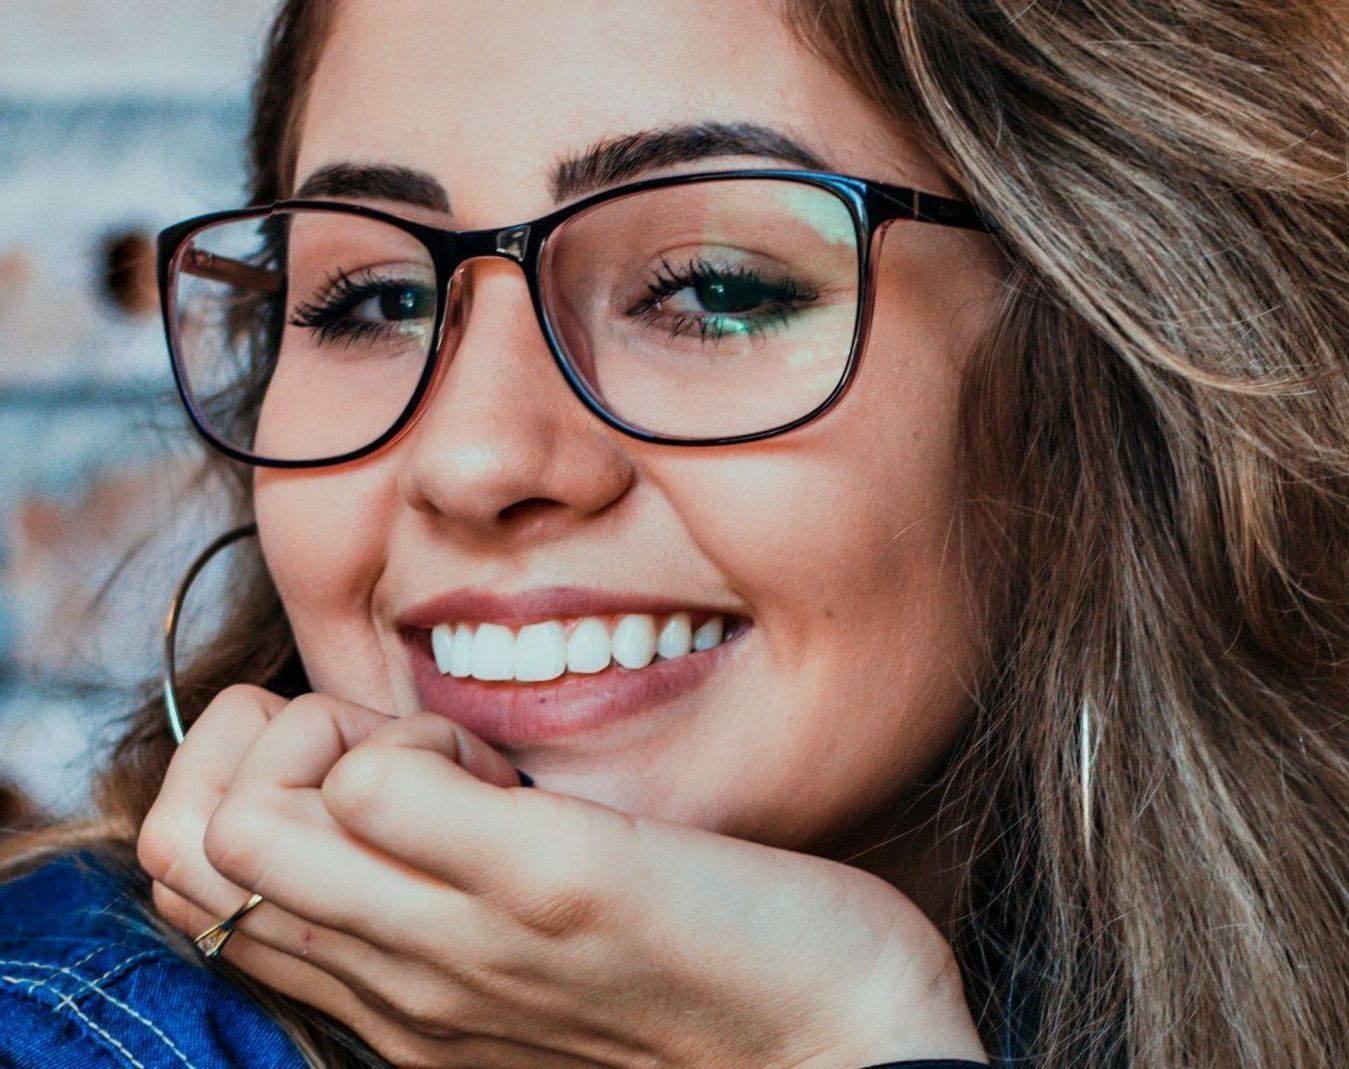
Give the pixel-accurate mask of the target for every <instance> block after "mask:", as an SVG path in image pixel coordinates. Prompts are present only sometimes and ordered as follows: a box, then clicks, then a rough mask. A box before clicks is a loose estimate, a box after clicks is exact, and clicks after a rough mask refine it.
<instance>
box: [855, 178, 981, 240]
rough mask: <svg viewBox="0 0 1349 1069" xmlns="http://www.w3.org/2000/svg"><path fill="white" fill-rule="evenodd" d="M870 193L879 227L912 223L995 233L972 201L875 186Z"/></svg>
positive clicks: (898, 187) (901, 188)
mask: <svg viewBox="0 0 1349 1069" xmlns="http://www.w3.org/2000/svg"><path fill="white" fill-rule="evenodd" d="M867 192H868V193H869V194H870V197H869V199H870V201H871V204H870V205H869V208H870V209H871V215H872V218H873V219H874V220H875V221H876V222H877V223H882V222H886V221H888V220H890V219H912V220H914V221H915V222H918V223H935V224H937V225H938V226H955V227H960V228H962V229H964V230H988V231H991V230H993V229H994V227H993V224H992V221H991V220H989V219H988V218H987V217H986V216H985V215H984V214H983V213H982V212H980V211H979V209H978V208H976V207H975V206H974V205H973V204H971V203H969V201H964V200H954V199H952V198H951V197H943V196H939V195H938V194H936V193H923V192H921V191H919V190H917V189H908V188H905V187H903V186H887V185H882V184H880V183H873V184H871V185H870V186H869V187H868V190H867Z"/></svg>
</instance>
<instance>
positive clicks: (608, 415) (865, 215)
mask: <svg viewBox="0 0 1349 1069" xmlns="http://www.w3.org/2000/svg"><path fill="white" fill-rule="evenodd" d="M764 179H773V180H781V181H788V182H799V183H802V184H804V185H810V186H815V187H817V188H821V189H825V190H828V191H829V192H831V193H833V194H834V195H835V196H836V197H838V198H839V199H840V200H842V201H843V202H844V204H846V205H847V208H848V212H849V215H850V217H851V219H852V222H853V228H854V234H855V237H856V241H857V271H858V292H859V293H860V294H861V298H860V299H859V301H858V311H857V318H856V322H855V324H854V327H853V338H852V346H851V350H850V352H849V353H848V360H847V364H846V365H845V366H844V370H843V374H842V375H841V376H840V377H839V381H838V383H837V385H836V386H835V387H834V389H833V391H832V392H831V393H830V394H829V396H828V397H826V398H825V399H824V400H823V401H821V402H820V403H819V404H818V405H816V406H815V407H814V408H813V409H811V410H810V411H809V412H807V413H805V414H804V415H802V416H800V417H798V418H797V419H794V420H791V421H790V422H788V423H783V424H779V425H778V426H776V427H771V428H768V429H767V430H763V431H754V432H750V433H747V434H738V435H730V436H725V437H715V438H679V437H672V436H668V435H661V434H654V433H652V432H650V431H646V430H643V429H642V428H640V427H636V426H634V425H632V424H630V423H627V422H626V421H624V420H623V419H621V418H619V417H618V416H617V415H615V414H614V413H612V412H610V411H609V410H608V408H606V407H605V405H604V403H603V401H602V400H601V399H599V398H597V397H595V396H594V394H593V393H592V392H591V390H590V388H589V387H588V386H587V385H586V384H585V382H584V380H583V379H582V378H581V377H580V375H579V374H578V373H577V372H576V371H575V370H574V369H573V367H572V365H571V361H570V360H569V359H568V357H567V355H566V352H565V350H564V349H563V347H562V344H561V343H560V341H559V340H558V336H557V333H556V332H555V330H554V329H553V325H552V323H551V322H549V318H548V312H547V309H546V305H545V302H544V296H543V286H542V284H541V281H540V273H539V271H540V268H539V265H540V262H541V260H542V257H543V253H544V249H545V247H546V245H547V242H548V239H549V238H550V237H551V236H552V234H553V232H554V231H556V230H557V229H558V227H560V226H561V225H562V224H564V223H566V222H567V221H568V220H569V219H571V218H572V217H573V216H575V215H578V214H580V213H581V212H584V211H587V210H589V209H590V208H593V207H595V206H596V205H599V204H603V203H604V202H606V201H609V200H615V199H618V198H620V197H625V196H629V195H631V194H634V193H640V192H644V191H646V190H651V189H661V188H665V187H669V186H681V185H688V184H692V183H695V182H713V181H716V182H720V181H726V180H731V181H744V180H758V181H762V180H764ZM283 211H325V212H335V213H341V214H348V215H356V216H360V217H362V218H365V219H372V220H376V221H379V222H382V223H387V224H390V225H392V226H395V227H397V228H398V229H400V230H402V231H404V232H405V233H408V234H410V235H412V236H413V237H414V238H417V239H418V240H419V241H420V242H421V243H422V245H424V246H425V247H426V250H427V252H428V253H430V256H431V261H432V264H433V265H434V267H435V271H436V314H435V320H434V324H433V328H432V339H433V340H432V342H431V345H430V346H429V349H428V352H427V354H426V366H425V368H423V370H422V374H421V377H420V378H419V379H418V381H417V385H416V388H415V389H414V390H413V393H412V397H411V398H410V399H409V400H408V403H407V405H406V406H404V408H403V410H402V412H401V413H399V415H398V416H397V418H395V419H394V421H393V423H392V424H391V425H390V426H389V428H388V429H387V430H386V431H385V432H384V433H383V434H381V435H380V436H379V437H378V438H376V439H375V440H374V441H372V442H370V443H368V444H367V445H364V446H362V447H361V448H359V449H353V450H350V451H348V452H346V453H341V454H339V455H336V456H331V457H319V458H315V459H303V460H286V459H280V458H275V457H265V456H261V455H259V454H255V453H251V452H248V451H246V450H242V449H238V448H236V447H235V446H232V445H230V444H229V443H228V442H226V441H224V440H223V439H221V438H220V437H218V436H217V435H216V434H214V433H213V432H212V431H211V429H210V427H209V426H208V425H207V422H206V420H205V418H204V417H203V415H202V413H201V411H200V409H199V407H198V405H197V404H196V402H195V401H194V399H193V397H192V394H191V391H190V389H189V388H188V383H187V372H186V369H185V368H184V367H183V366H182V360H181V357H180V346H179V345H178V344H177V330H176V317H175V316H174V314H173V308H174V298H175V293H174V290H173V285H172V283H173V270H174V266H175V262H176V258H177V256H178V253H179V250H180V249H181V248H182V247H183V245H184V243H185V242H186V241H188V239H190V238H191V237H192V236H193V235H194V234H196V233H198V232H199V231H201V230H205V229H207V228H209V227H212V226H215V225H217V224H220V223H227V222H239V221H242V220H246V219H262V218H266V217H268V216H270V215H273V214H275V213H277V212H283ZM896 220H911V221H914V222H920V223H932V224H935V225H938V226H949V227H958V228H960V229H965V230H978V231H987V232H991V231H993V230H994V227H993V225H992V223H991V222H990V221H989V220H988V219H986V218H985V217H984V215H983V214H982V213H981V212H980V211H979V209H978V208H976V207H975V206H974V205H973V204H971V203H969V202H968V201H963V200H956V199H953V198H950V197H945V196H942V195H940V194H936V193H925V192H923V191H921V190H917V189H913V188H910V187H907V186H894V185H889V184H887V183H885V182H877V181H873V180H871V179H867V178H857V177H853V176H850V175H841V174H834V173H832V172H827V171H808V170H792V169H745V170H728V171H702V172H698V173H694V174H679V175H669V176H664V177H660V178H649V179H644V180H642V181H638V182H631V183H628V184H627V185H622V186H615V187H613V188H611V189H606V190H603V191H601V192H599V193H595V194H592V195H590V196H588V197H585V198H582V199H581V200H578V201H575V202H574V203H571V204H568V205H565V206H564V207H561V208H558V209H557V210H555V211H552V212H549V213H548V214H547V215H543V216H541V217H539V218H538V219H533V220H529V221H527V222H522V223H515V224H512V225H510V226H504V227H491V228H489V229H485V230H447V229H442V228H439V227H434V226H428V225H426V224H423V223H417V222H414V221H412V220H410V219H404V218H402V217H401V216H397V215H393V214H390V213H388V212H384V211H380V210H379V209H377V208H369V207H366V206H365V205H363V204H351V203H346V202H343V201H338V200H322V199H288V200H279V201H275V202H273V203H271V204H267V205H258V206H255V207H250V208H236V209H231V210H228V211H221V212H211V213H209V214H207V215H199V216H195V217H193V218H191V219H185V220H183V221H182V222H180V223H176V224H174V225H173V226H170V227H166V228H165V229H164V230H162V231H161V232H160V234H159V236H158V244H157V253H158V262H157V274H158V279H159V293H160V309H161V312H162V314H163V319H164V332H165V340H166V342H167V344H168V349H169V355H170V363H171V365H172V369H173V378H174V383H175V385H176V386H177V389H178V394H179V396H180V397H181V398H182V401H183V406H184V407H185V408H186V409H187V413H188V416H189V418H190V419H191V421H192V424H193V426H194V427H195V428H196V429H197V431H198V433H200V434H201V436H202V437H203V438H204V439H206V441H207V442H208V443H209V444H210V445H211V446H212V447H214V448H215V449H218V450H219V451H220V452H222V453H224V454H226V455H227V456H230V457H232V458H234V459H235V460H238V461H242V462H243V463H245V464H251V465H255V466H259V467H273V468H319V467H329V466H332V465H336V464H344V463H347V462H348V461H352V460H358V459H360V458H361V457H365V456H369V455H370V454H371V453H374V452H376V451H377V450H379V449H382V448H383V447H384V446H386V445H388V444H389V443H390V442H391V441H393V440H394V438H396V437H397V436H398V435H399V434H401V433H402V432H403V431H404V430H405V429H406V428H407V427H408V426H409V425H410V424H411V423H412V421H413V419H414V417H415V416H416V414H417V413H418V411H419V410H420V408H421V406H422V402H423V401H424V400H425V399H426V396H427V394H428V392H429V390H430V386H431V384H432V382H434V381H435V377H436V371H437V368H438V365H439V362H440V353H441V348H442V344H443V342H444V327H445V314H446V309H447V306H448V303H449V302H448V297H449V287H450V282H451V280H452V278H453V277H454V273H455V272H456V271H457V270H458V269H459V267H460V266H461V265H462V264H464V263H465V262H467V261H468V260H471V259H476V258H478V257H483V256H488V257H499V258H501V259H505V260H510V261H512V262H514V263H517V264H519V265H520V267H521V269H522V270H523V271H524V275H525V281H526V284H527V285H528V287H529V294H530V300H531V302H532V303H533V305H534V314H535V318H536V320H537V321H538V323H539V326H540V328H541V329H542V331H543V336H544V339H545V340H546V341H547V343H548V348H549V350H550V351H551V353H552V355H553V361H554V363H556V364H557V366H558V369H559V370H560V371H561V372H562V375H563V377H564V378H565V379H566V381H567V384H568V385H569V386H570V387H571V389H572V392H573V393H574V394H576V396H577V397H578V398H579V399H580V401H581V402H582V404H584V405H585V406H586V408H588V409H589V410H590V411H591V412H593V413H594V414H595V415H596V416H597V417H598V418H599V419H601V420H602V421H603V422H605V423H606V424H608V425H609V426H611V427H613V428H614V429H615V430H618V431H620V432H622V433H623V434H626V435H629V436H630V437H633V438H636V439H638V440H639V441H643V442H654V443H660V444H666V445H687V446H707V445H734V444H738V443H742V442H755V441H761V440H763V439H765V438H773V437H776V436H778V435H781V434H786V433H787V432H788V431H792V430H795V429H796V428H798V427H801V426H804V425H805V424H807V423H810V422H812V421H813V420H816V419H818V418H819V417H820V416H822V415H824V414H825V413H826V412H827V411H829V410H830V409H831V408H833V407H834V406H835V405H836V404H838V403H839V401H841V400H842V399H843V397H844V395H845V394H846V393H847V392H848V389H849V387H850V386H851V385H852V382H853V380H854V379H855V378H856V375H857V370H858V367H859V366H860V364H861V358H862V352H863V350H864V349H865V343H866V335H867V330H868V327H869V324H870V321H871V310H872V303H873V297H874V289H875V286H874V277H873V275H872V272H871V263H872V261H873V259H874V258H875V255H876V253H877V251H878V250H879V243H880V238H881V235H882V234H883V229H884V227H885V225H886V224H888V223H891V222H894V221H896ZM240 266H243V265H240ZM264 270H265V269H264Z"/></svg>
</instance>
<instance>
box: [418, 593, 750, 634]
mask: <svg viewBox="0 0 1349 1069" xmlns="http://www.w3.org/2000/svg"><path fill="white" fill-rule="evenodd" d="M637 612H639V613H651V614H653V615H659V614H663V613H672V612H704V613H721V614H723V615H726V616H731V617H739V618H742V619H743V618H744V616H745V614H744V613H742V612H740V611H739V610H738V609H736V608H735V607H734V606H728V605H716V604H713V603H710V602H696V601H687V600H683V599H680V598H671V597H669V596H668V595H665V594H642V593H637V592H630V591H612V590H597V589H593V588H589V587H574V586H552V587H540V588H539V589H536V590H529V591H524V592H523V593H520V594H495V593H492V592H490V591H486V590H475V589H472V588H469V587H465V588H462V589H459V590H453V591H450V592H449V593H448V594H441V595H439V596H437V597H434V598H430V599H428V600H427V601H423V602H421V603H419V604H417V605H415V606H413V607H412V608H410V609H408V610H407V611H406V612H404V613H402V614H401V615H399V616H398V617H397V619H396V620H395V624H396V625H397V627H398V628H399V629H400V630H401V631H404V632H408V631H430V630H431V628H433V627H435V626H436V624H442V623H452V622H456V621H460V620H472V621H474V622H475V623H488V624H504V625H506V626H509V627H519V626H521V625H523V624H530V623H534V622H535V621H539V620H548V619H554V618H557V617H565V616H601V615H604V614H606V613H637Z"/></svg>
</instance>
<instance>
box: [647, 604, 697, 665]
mask: <svg viewBox="0 0 1349 1069" xmlns="http://www.w3.org/2000/svg"><path fill="white" fill-rule="evenodd" d="M692 650H693V626H692V621H691V620H690V619H689V614H688V613H686V612H677V613H675V614H674V615H672V616H671V617H670V619H669V620H667V621H666V622H665V626H664V627H662V628H661V629H660V639H659V640H658V641H657V642H656V652H657V653H659V654H660V655H661V657H663V658H664V659H665V660H667V661H669V660H672V659H673V658H675V657H682V656H684V654H686V653H689V652H691V651H692Z"/></svg>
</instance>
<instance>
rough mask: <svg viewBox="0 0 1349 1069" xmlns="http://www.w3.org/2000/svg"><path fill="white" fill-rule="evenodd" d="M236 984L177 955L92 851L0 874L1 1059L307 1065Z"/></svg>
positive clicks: (127, 1066)
mask: <svg viewBox="0 0 1349 1069" xmlns="http://www.w3.org/2000/svg"><path fill="white" fill-rule="evenodd" d="M304 1066H305V1061H304V1059H303V1058H302V1057H301V1055H300V1052H299V1051H298V1050H297V1049H296V1047H295V1046H294V1044H293V1043H292V1042H291V1041H290V1040H289V1039H288V1038H287V1037H286V1035H285V1033H284V1032H282V1031H281V1029H280V1027H279V1026H278V1025H277V1024H276V1022H275V1021H274V1020H273V1019H272V1018H271V1017H270V1016H268V1015H267V1014H266V1013H265V1012H263V1010H261V1009H260V1008H259V1007H258V1006H257V1005H255V1004H254V1003H253V1002H252V1001H251V1000H250V999H249V998H248V996H247V995H246V994H244V992H243V991H241V990H240V989H239V988H238V987H236V986H235V985H234V984H231V983H229V982H228V981H227V980H225V979H223V978H222V977H220V976H218V975H216V974H215V973H213V972H211V971H210V970H209V969H207V968H206V967H205V966H204V965H202V964H197V963H195V962H192V961H190V960H185V959H184V958H182V957H180V956H179V955H178V954H177V953H176V952H175V951H174V950H173V949H172V948H171V947H170V946H169V945H168V944H167V943H165V942H164V941H163V939H162V938H161V937H160V936H159V935H158V934H157V933H156V932H155V931H154V930H153V929H152V928H151V927H150V926H149V925H148V924H147V923H146V922H145V920H144V919H143V918H142V917H141V916H140V914H139V911H138V907H137V906H136V904H135V903H134V902H133V901H132V899H131V898H130V897H129V896H128V894H127V892H126V890H125V889H124V887H123V886H122V885H121V883H120V882H119V881H118V880H117V878H116V877H115V876H114V875H113V874H112V873H111V872H110V871H108V870H107V869H105V868H103V867H102V866H101V865H100V863H99V862H97V861H95V860H93V859H92V858H91V857H90V856H88V855H78V856H74V857H70V858H63V859H60V860H58V861H53V862H49V863H48V864H46V865H44V866H43V867H41V868H39V869H37V870H36V871H34V872H32V873H30V874H28V875H27V876H24V877H22V878H20V879H18V880H14V881H12V882H10V883H6V884H0V1067H2V1069H20V1067H22V1069H304Z"/></svg>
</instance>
